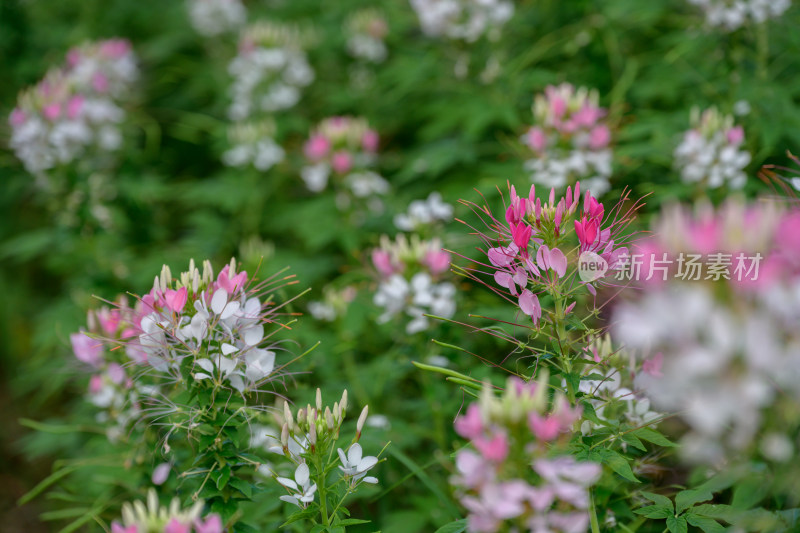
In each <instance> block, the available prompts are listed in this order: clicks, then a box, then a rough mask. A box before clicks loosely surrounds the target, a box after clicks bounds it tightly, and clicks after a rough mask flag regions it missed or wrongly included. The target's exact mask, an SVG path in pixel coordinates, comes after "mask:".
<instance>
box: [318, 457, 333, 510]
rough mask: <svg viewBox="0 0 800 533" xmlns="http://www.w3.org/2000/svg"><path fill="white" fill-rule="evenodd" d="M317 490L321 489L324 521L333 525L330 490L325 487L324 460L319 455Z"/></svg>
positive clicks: (320, 499)
mask: <svg viewBox="0 0 800 533" xmlns="http://www.w3.org/2000/svg"><path fill="white" fill-rule="evenodd" d="M316 463H317V490H319V501H320V511H321V512H322V523H323V524H324V525H326V526H330V525H331V520H330V518H329V517H328V491H327V489H326V487H325V471H324V470H323V468H322V461H321V459H320V458H319V456H317V461H316Z"/></svg>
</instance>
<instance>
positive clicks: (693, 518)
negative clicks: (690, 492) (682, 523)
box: [684, 511, 725, 533]
mask: <svg viewBox="0 0 800 533" xmlns="http://www.w3.org/2000/svg"><path fill="white" fill-rule="evenodd" d="M684 516H685V517H686V521H687V522H689V523H690V524H691V525H693V526H694V527H699V528H700V529H702V530H703V531H704V532H705V533H723V532H724V531H725V527H723V526H722V524H720V523H719V522H717V521H716V520H714V519H713V518H706V517H703V516H697V515H695V514H694V513H692V512H691V511H690V512H688V513H686V514H685V515H684Z"/></svg>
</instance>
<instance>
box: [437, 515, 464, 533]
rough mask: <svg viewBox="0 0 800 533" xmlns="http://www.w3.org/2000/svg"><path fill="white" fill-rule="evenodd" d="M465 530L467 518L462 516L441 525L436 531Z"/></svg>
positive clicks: (438, 532) (455, 531) (446, 532)
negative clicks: (459, 518)
mask: <svg viewBox="0 0 800 533" xmlns="http://www.w3.org/2000/svg"><path fill="white" fill-rule="evenodd" d="M466 530H467V519H466V518H462V519H461V520H456V521H455V522H450V523H449V524H445V525H443V526H442V527H440V528H439V529H437V530H436V533H463V532H464V531H466Z"/></svg>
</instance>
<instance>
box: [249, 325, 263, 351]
mask: <svg viewBox="0 0 800 533" xmlns="http://www.w3.org/2000/svg"><path fill="white" fill-rule="evenodd" d="M263 338H264V326H263V325H261V324H257V325H255V326H252V327H249V328H247V329H246V330H244V342H245V344H247V345H248V346H255V345H256V344H258V343H259V342H261V340H262V339H263Z"/></svg>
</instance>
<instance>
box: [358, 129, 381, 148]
mask: <svg viewBox="0 0 800 533" xmlns="http://www.w3.org/2000/svg"><path fill="white" fill-rule="evenodd" d="M379 142H380V137H378V133H377V132H376V131H375V130H367V131H365V132H364V136H363V137H361V146H362V147H363V148H364V150H366V151H367V152H376V151H377V150H378V144H379Z"/></svg>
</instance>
